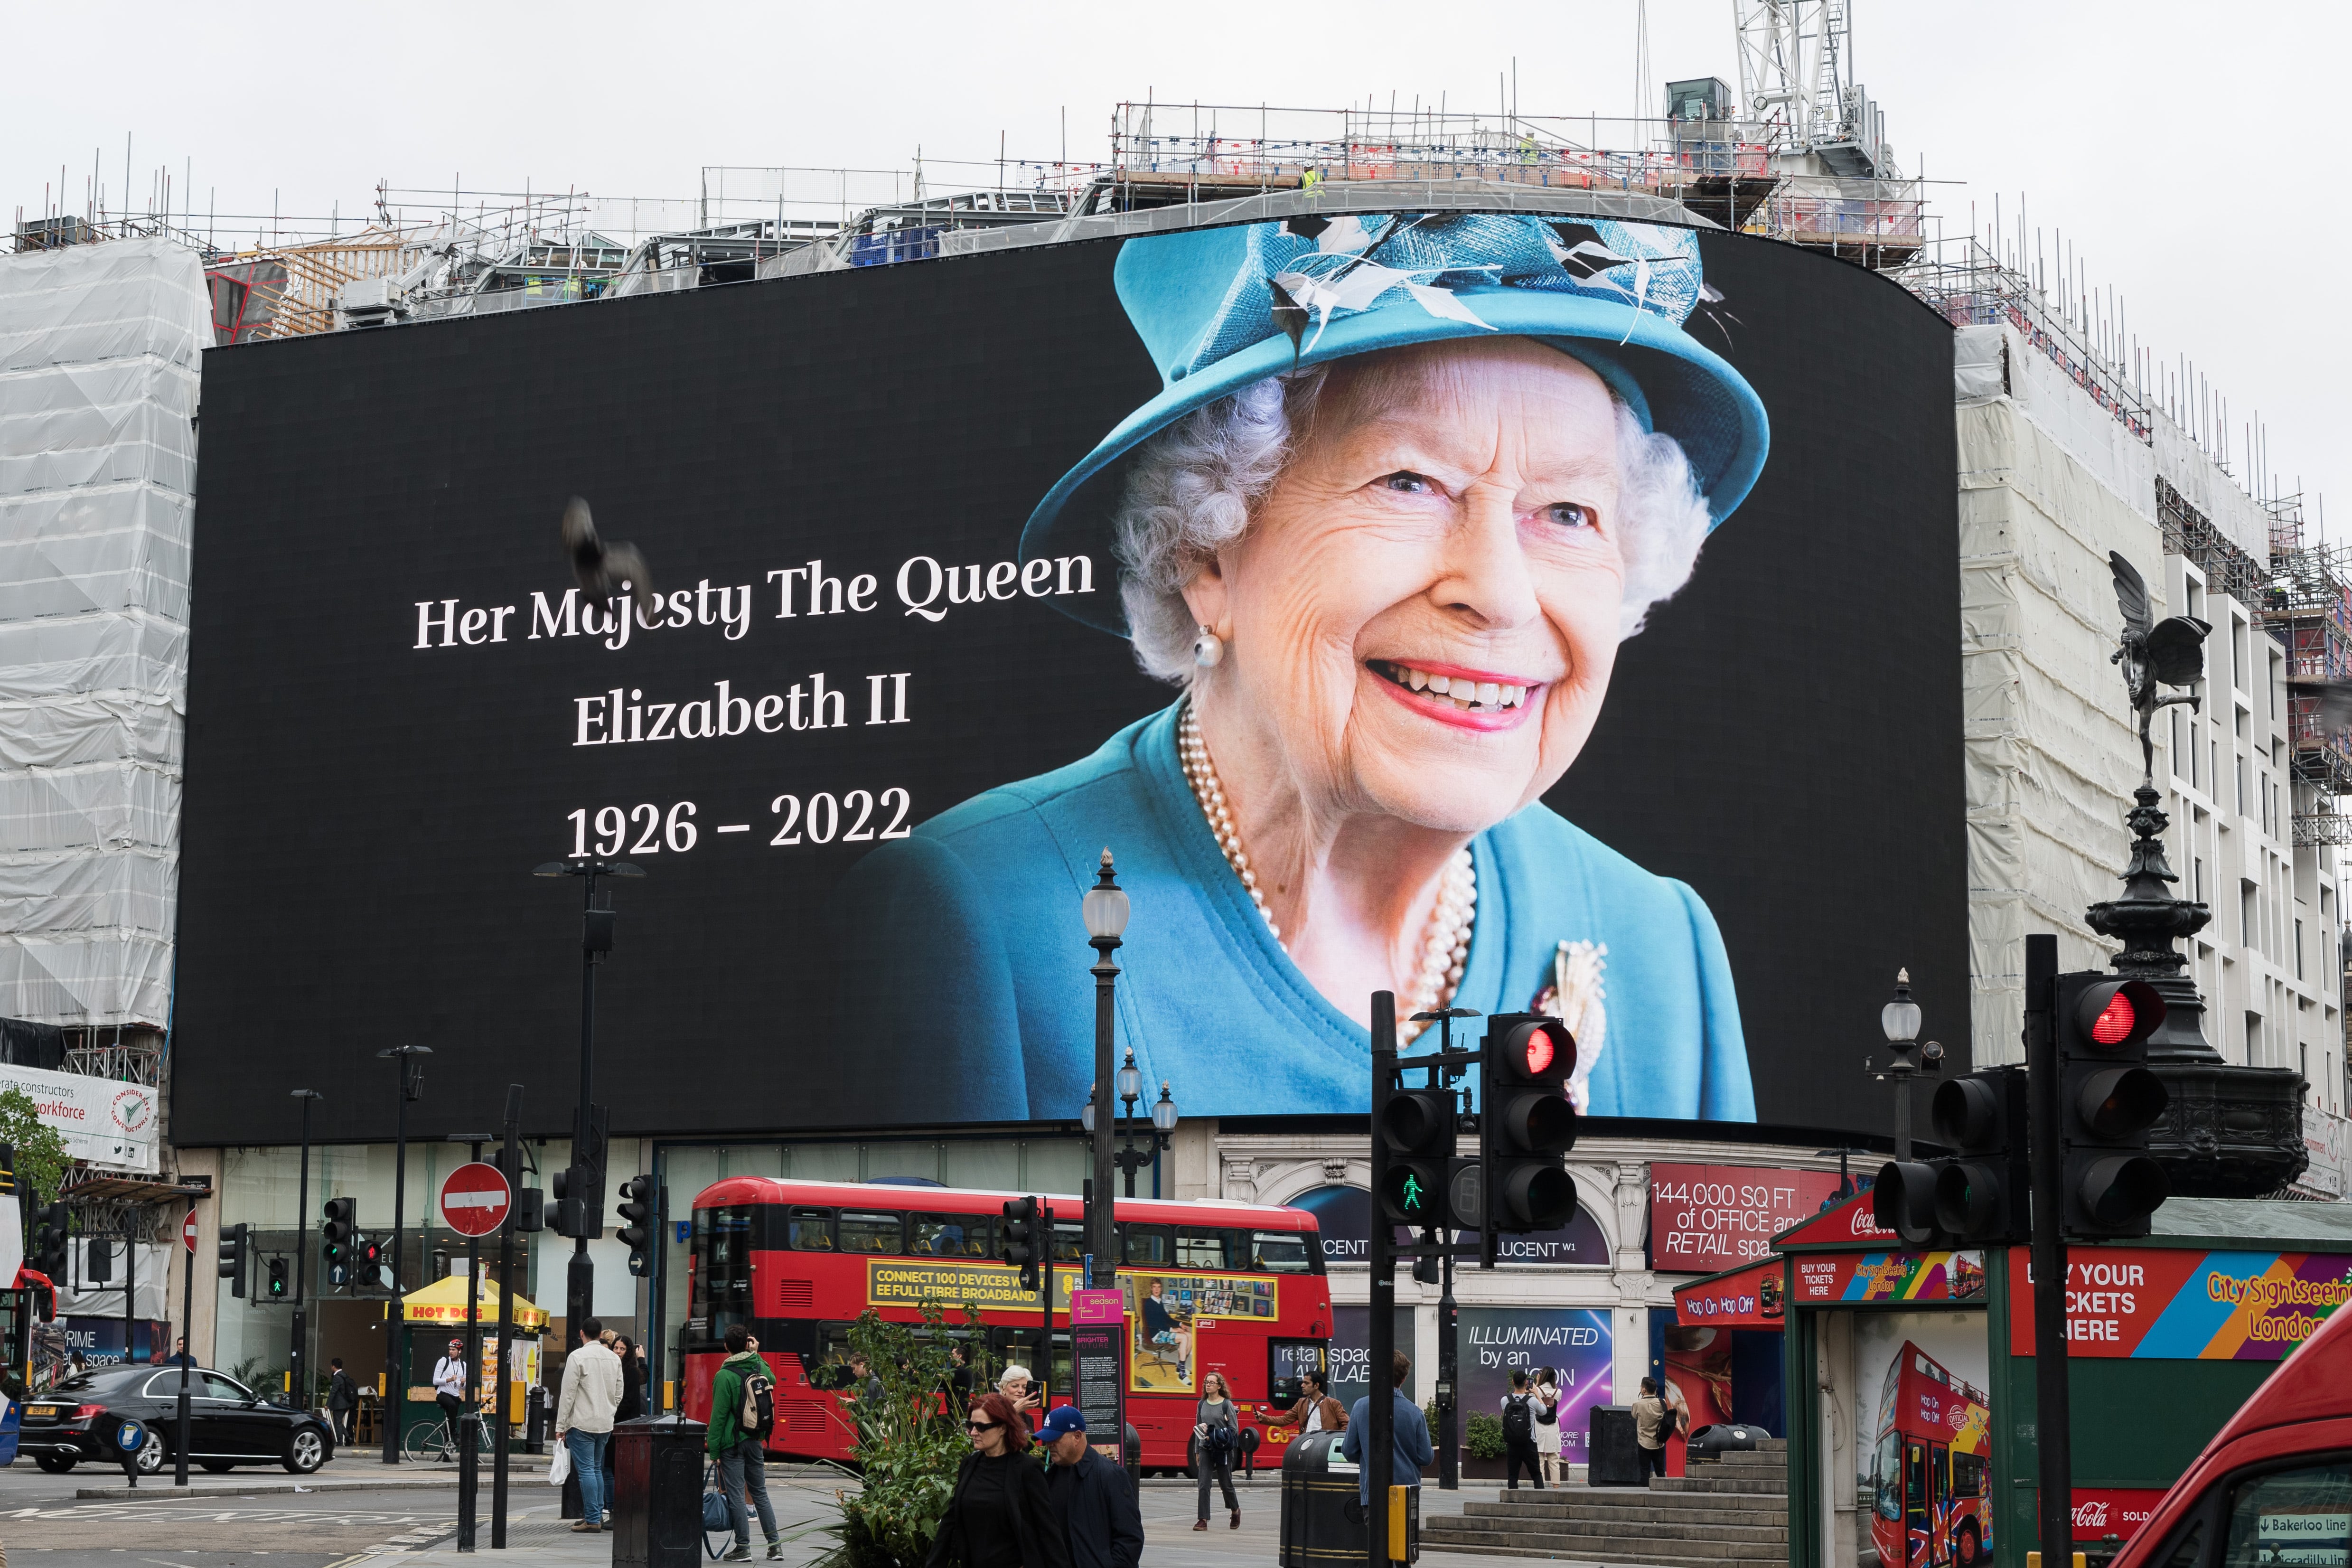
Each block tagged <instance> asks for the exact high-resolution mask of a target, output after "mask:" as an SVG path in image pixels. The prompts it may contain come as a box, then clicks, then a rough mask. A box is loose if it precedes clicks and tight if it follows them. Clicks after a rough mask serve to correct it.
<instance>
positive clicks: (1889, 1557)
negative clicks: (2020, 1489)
mask: <svg viewBox="0 0 2352 1568" xmlns="http://www.w3.org/2000/svg"><path fill="white" fill-rule="evenodd" d="M1991 1405H1992V1400H1991V1396H1990V1395H1989V1394H1986V1393H1985V1391H1984V1390H1982V1389H1980V1388H1978V1387H1976V1386H1975V1385H1973V1384H1968V1383H1963V1382H1962V1381H1960V1380H1959V1379H1958V1378H1957V1377H1954V1376H1953V1375H1952V1374H1951V1373H1949V1372H1948V1371H1946V1370H1945V1369H1944V1367H1943V1365H1942V1363H1939V1362H1937V1360H1936V1359H1935V1358H1934V1357H1933V1356H1930V1355H1929V1354H1927V1352H1925V1351H1923V1350H1921V1349H1920V1348H1919V1347H1918V1346H1917V1345H1915V1344H1913V1343H1912V1342H1910V1341H1908V1340H1906V1341H1904V1342H1903V1348H1902V1350H1901V1351H1899V1352H1896V1354H1895V1360H1894V1361H1893V1362H1891V1363H1888V1365H1887V1368H1886V1382H1885V1385H1884V1386H1883V1387H1882V1388H1881V1389H1880V1391H1879V1395H1878V1447H1877V1448H1876V1450H1875V1452H1874V1455H1873V1457H1872V1459H1871V1472H1872V1474H1871V1480H1872V1488H1871V1489H1872V1492H1873V1494H1874V1508H1873V1509H1872V1510H1871V1520H1870V1538H1871V1543H1872V1544H1873V1545H1874V1546H1876V1547H1877V1548H1878V1561H1879V1563H1880V1565H1881V1568H1977V1564H1979V1563H1982V1562H1984V1561H1985V1560H1986V1558H1987V1557H1988V1556H1989V1555H1990V1553H1991V1552H1992V1506H1991V1499H1990V1498H1989V1497H1987V1496H1986V1493H1987V1492H1988V1491H1989V1490H1990V1486H1989V1485H1988V1482H1989V1479H1990V1477H1989V1469H1990V1464H1991V1460H1992V1411H1991Z"/></svg>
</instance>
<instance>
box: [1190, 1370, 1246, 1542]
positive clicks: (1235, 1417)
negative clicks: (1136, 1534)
mask: <svg viewBox="0 0 2352 1568" xmlns="http://www.w3.org/2000/svg"><path fill="white" fill-rule="evenodd" d="M1241 1449H1242V1424H1241V1413H1240V1412H1239V1411H1237V1410H1235V1409H1234V1401H1233V1396H1232V1395H1231V1394H1227V1393H1226V1392H1225V1378H1224V1374H1223V1373H1216V1372H1213V1373H1209V1374H1208V1375H1206V1376H1205V1377H1203V1378H1202V1379H1201V1403H1200V1405H1199V1406H1198V1407H1197V1408H1195V1409H1194V1410H1193V1412H1192V1473H1193V1474H1194V1475H1196V1476H1198V1477H1199V1478H1200V1479H1201V1517H1200V1518H1199V1519H1198V1520H1196V1521H1193V1524H1192V1528H1193V1529H1195V1530H1206V1529H1208V1528H1209V1480H1210V1478H1211V1477H1214V1478H1215V1479H1216V1481H1217V1484H1218V1485H1219V1486H1221V1487H1223V1489H1224V1493H1225V1507H1227V1508H1228V1509H1230V1510H1233V1516H1234V1521H1233V1524H1232V1526H1231V1527H1230V1528H1232V1529H1234V1530H1239V1529H1240V1528H1241V1527H1242V1500H1241V1499H1239V1498H1237V1497H1235V1496H1234V1458H1236V1457H1238V1456H1239V1455H1240V1453H1241Z"/></svg>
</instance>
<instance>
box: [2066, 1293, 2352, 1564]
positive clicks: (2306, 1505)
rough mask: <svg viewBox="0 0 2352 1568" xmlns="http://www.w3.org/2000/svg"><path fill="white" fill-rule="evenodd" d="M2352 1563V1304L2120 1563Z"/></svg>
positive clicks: (2245, 1412)
mask: <svg viewBox="0 0 2352 1568" xmlns="http://www.w3.org/2000/svg"><path fill="white" fill-rule="evenodd" d="M2322 1563H2334V1564H2339V1565H2340V1564H2345V1563H2352V1310H2339V1311H2336V1312H2335V1313H2332V1314H2331V1315H2330V1316H2329V1317H2328V1320H2327V1321H2326V1323H2324V1324H2322V1325H2321V1326H2320V1329H2319V1331H2318V1332H2317V1333H2315V1334H2313V1335H2312V1336H2311V1338H2309V1339H2307V1340H2305V1342H2303V1343H2302V1344H2301V1345H2300V1346H2298V1347H2297V1348H2296V1350H2295V1352H2294V1354H2293V1355H2291V1356H2289V1357H2287V1358H2286V1360H2284V1362H2281V1363H2279V1369H2278V1371H2276V1372H2275V1373H2272V1374H2271V1377H2270V1380H2269V1381H2268V1382H2266V1383H2264V1384H2263V1385H2262V1387H2261V1388H2259V1389H2257V1390H2256V1391H2255V1392H2254V1396H2253V1397H2252V1399H2249V1400H2248V1401H2246V1403H2245V1404H2244V1405H2242V1406H2241V1407H2240V1408H2239V1411H2238V1413H2237V1414H2236V1415H2232V1416H2231V1417H2230V1419H2229V1421H2228V1423H2227V1424H2226V1425H2224V1426H2222V1428H2221V1431H2219V1432H2218V1433H2216V1434H2214V1436H2213V1440H2212V1441H2211V1442H2210V1443H2208V1444H2206V1445H2205V1451H2204V1452H2203V1453H2201V1454H2200V1455H2198V1456H2197V1462H2196V1463H2195V1464H2193V1465H2191V1466H2189V1473H2188V1474H2187V1475H2184V1476H2182V1477H2181V1478H2180V1479H2179V1481H2177V1482H2175V1483H2174V1484H2173V1488H2172V1489H2171V1490H2170V1491H2168V1492H2167V1493H2165V1494H2164V1500H2163V1501H2161V1502H2159V1503H2158V1504H2157V1505H2156V1512H2155V1514H2154V1515H2153V1516H2152V1517H2151V1518H2150V1519H2149V1520H2148V1521H2147V1527H2146V1528H2145V1529H2143V1530H2141V1531H2139V1533H2138V1534H2137V1535H2135V1536H2133V1537H2132V1538H2131V1540H2130V1541H2129V1542H2126V1544H2125V1546H2124V1549H2123V1550H2122V1551H2121V1552H2118V1553H2117V1554H2116V1559H2115V1562H2114V1563H2113V1564H2112V1565H2111V1568H2150V1565H2161V1568H2273V1565H2275V1568H2294V1565H2298V1564H2312V1565H2314V1568H2316V1565H2318V1564H2322Z"/></svg>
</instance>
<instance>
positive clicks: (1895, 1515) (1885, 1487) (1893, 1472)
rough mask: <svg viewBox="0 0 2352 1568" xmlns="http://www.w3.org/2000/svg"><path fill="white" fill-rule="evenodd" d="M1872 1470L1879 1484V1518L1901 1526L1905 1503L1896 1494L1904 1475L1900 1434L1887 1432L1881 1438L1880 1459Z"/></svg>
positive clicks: (1879, 1441) (1879, 1442)
mask: <svg viewBox="0 0 2352 1568" xmlns="http://www.w3.org/2000/svg"><path fill="white" fill-rule="evenodd" d="M1871 1470H1872V1475H1873V1478H1874V1479H1875V1480H1876V1482H1877V1487H1876V1505H1877V1509H1878V1517H1879V1518H1881V1519H1883V1520H1885V1521H1887V1522H1888V1523H1890V1524H1900V1523H1901V1522H1902V1521H1903V1503H1902V1500H1901V1499H1900V1498H1899V1497H1898V1496H1897V1494H1896V1488H1897V1487H1898V1486H1899V1485H1900V1482H1901V1478H1902V1474H1903V1438H1902V1436H1901V1435H1900V1434H1897V1433H1895V1432H1887V1433H1885V1434H1884V1435H1882V1436H1880V1437H1879V1439H1878V1458H1877V1459H1876V1461H1875V1462H1874V1464H1873V1465H1872V1467H1871Z"/></svg>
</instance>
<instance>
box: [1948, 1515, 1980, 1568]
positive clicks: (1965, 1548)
mask: <svg viewBox="0 0 2352 1568" xmlns="http://www.w3.org/2000/svg"><path fill="white" fill-rule="evenodd" d="M1954 1555H1955V1556H1956V1557H1957V1558H1958V1561H1959V1564H1960V1568H1976V1565H1977V1561H1978V1558H1979V1555H1980V1553H1979V1552H1978V1550H1977V1527H1976V1526H1975V1525H1973V1524H1963V1525H1961V1526H1960V1540H1959V1550H1958V1552H1955V1553H1954Z"/></svg>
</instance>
